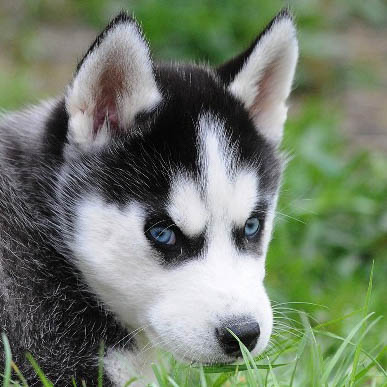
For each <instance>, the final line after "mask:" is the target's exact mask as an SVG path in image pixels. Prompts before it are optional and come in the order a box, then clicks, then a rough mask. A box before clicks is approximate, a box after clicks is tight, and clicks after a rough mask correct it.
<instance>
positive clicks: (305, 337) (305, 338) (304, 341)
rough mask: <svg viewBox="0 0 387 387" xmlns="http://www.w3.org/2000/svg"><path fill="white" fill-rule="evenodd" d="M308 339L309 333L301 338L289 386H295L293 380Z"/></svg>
mask: <svg viewBox="0 0 387 387" xmlns="http://www.w3.org/2000/svg"><path fill="white" fill-rule="evenodd" d="M307 341H308V336H307V334H306V333H305V334H304V336H303V337H302V339H301V342H300V344H299V346H298V349H297V353H296V361H295V364H294V367H293V372H292V376H291V378H290V384H289V387H292V386H293V382H294V378H295V376H296V370H297V365H298V362H299V361H300V358H301V356H302V354H303V353H304V351H305V347H306V343H307Z"/></svg>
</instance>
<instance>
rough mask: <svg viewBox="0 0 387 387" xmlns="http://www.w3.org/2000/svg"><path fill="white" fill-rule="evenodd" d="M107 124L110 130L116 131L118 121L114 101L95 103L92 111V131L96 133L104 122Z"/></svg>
mask: <svg viewBox="0 0 387 387" xmlns="http://www.w3.org/2000/svg"><path fill="white" fill-rule="evenodd" d="M105 122H106V123H107V125H108V130H109V131H110V132H118V130H119V122H118V113H117V108H116V106H115V103H110V104H103V105H97V106H96V109H95V113H94V124H93V133H94V135H97V133H98V131H99V130H100V129H101V128H102V126H103V125H104V124H105Z"/></svg>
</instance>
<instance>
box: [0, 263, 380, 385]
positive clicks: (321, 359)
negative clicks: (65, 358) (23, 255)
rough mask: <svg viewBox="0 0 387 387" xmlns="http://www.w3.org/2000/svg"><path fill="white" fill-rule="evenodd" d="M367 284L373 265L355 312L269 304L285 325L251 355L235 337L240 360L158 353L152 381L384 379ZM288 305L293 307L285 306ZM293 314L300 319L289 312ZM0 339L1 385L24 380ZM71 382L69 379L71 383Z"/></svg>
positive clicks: (319, 382) (367, 382) (304, 382)
mask: <svg viewBox="0 0 387 387" xmlns="http://www.w3.org/2000/svg"><path fill="white" fill-rule="evenodd" d="M372 286H373V269H372V270H371V274H370V280H369V285H368V290H367V292H366V293H365V294H364V297H363V298H364V301H363V302H364V303H363V306H362V308H361V309H360V310H359V311H357V312H356V313H351V314H350V315H348V316H343V317H338V318H336V319H335V320H332V321H327V322H324V323H322V324H315V323H313V319H311V318H310V316H308V313H305V312H302V311H297V310H296V309H294V308H292V307H291V305H293V304H284V305H283V306H282V308H281V307H280V306H277V307H276V306H274V308H275V310H276V312H277V314H278V313H279V312H280V310H281V309H283V310H285V311H286V312H285V313H283V312H280V313H281V316H282V318H285V319H286V321H287V324H286V327H284V326H281V327H280V329H275V331H274V334H273V337H272V345H271V346H270V348H269V349H268V350H267V351H266V352H265V353H263V354H262V355H261V356H259V357H258V358H255V359H254V358H253V357H252V356H251V354H250V352H249V351H248V350H247V348H246V347H245V346H244V345H243V344H242V343H241V342H239V344H240V347H241V351H242V355H243V362H242V363H241V364H237V365H211V366H200V365H190V366H188V365H184V364H179V363H177V362H176V361H175V360H174V359H173V358H172V356H171V355H169V354H165V353H160V363H159V364H153V365H152V368H153V371H154V375H155V380H156V381H157V384H153V385H156V386H161V387H188V386H201V387H220V386H249V387H250V386H251V387H253V386H254V387H255V386H264V387H266V386H270V387H271V386H273V387H279V386H289V387H292V386H346V387H354V386H365V385H371V386H376V385H385V383H386V382H387V373H386V370H385V368H384V367H383V365H382V364H381V359H382V358H383V356H384V355H385V353H386V351H387V346H386V345H383V344H378V345H376V346H374V347H372V348H369V345H368V344H367V338H368V336H369V335H370V334H372V332H373V331H374V330H375V329H377V326H378V324H379V323H380V320H381V316H379V317H378V316H376V315H375V313H374V312H369V308H370V303H371V293H372ZM289 309H292V310H291V311H289ZM294 314H295V316H294ZM291 316H292V317H291ZM297 316H298V317H299V319H295V318H293V317H297ZM339 320H340V321H344V320H347V321H348V322H349V323H350V325H351V329H350V331H349V332H348V334H347V335H346V336H345V337H341V336H340V335H337V334H335V333H332V332H331V331H330V330H329V329H327V328H329V327H330V326H332V325H335V324H337V322H338V321H339ZM311 321H312V324H311ZM312 325H313V326H312ZM230 332H231V331H230ZM231 333H232V332H231ZM232 334H233V333H232ZM233 335H234V334H233ZM234 336H235V335H234ZM235 337H236V338H237V336H235ZM238 341H239V339H238ZM2 342H3V346H4V351H5V354H6V361H5V367H4V371H3V387H8V386H27V383H26V382H25V380H24V379H23V377H22V375H21V373H20V372H19V371H18V369H17V367H16V365H15V364H14V363H13V362H12V355H11V349H10V347H9V343H8V340H7V338H6V336H5V335H4V334H3V335H2ZM332 348H334V350H332ZM102 354H103V345H101V350H100V357H102ZM26 356H27V358H28V360H29V361H30V363H31V364H32V366H33V368H34V370H35V371H36V373H37V375H38V376H39V378H40V380H41V382H42V385H43V386H45V387H49V386H52V385H53V384H52V383H51V382H50V381H49V380H48V379H47V378H46V377H45V376H44V372H43V371H42V370H41V369H40V368H39V365H38V364H37V363H36V361H35V360H34V359H33V357H32V356H31V354H27V355H26ZM102 364H103V363H102V361H100V363H99V369H98V386H100V387H102V374H103V366H102ZM12 368H13V369H14V371H16V372H15V374H14V376H13V375H11V370H12ZM11 376H12V379H11ZM139 379H141V378H140V377H139ZM136 380H137V378H136V376H135V375H134V376H133V378H132V379H130V380H129V381H128V382H127V383H126V384H125V386H130V384H131V383H133V382H134V381H136ZM76 385H77V384H76V383H75V381H74V380H73V386H76ZM82 385H84V383H82Z"/></svg>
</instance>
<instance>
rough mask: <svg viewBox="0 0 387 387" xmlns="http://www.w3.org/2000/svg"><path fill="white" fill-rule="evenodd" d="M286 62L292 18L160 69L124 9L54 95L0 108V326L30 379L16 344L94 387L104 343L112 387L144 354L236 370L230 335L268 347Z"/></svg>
mask: <svg viewBox="0 0 387 387" xmlns="http://www.w3.org/2000/svg"><path fill="white" fill-rule="evenodd" d="M297 56H298V45H297V39H296V31H295V27H294V24H293V21H292V18H291V16H290V15H289V13H288V11H286V10H284V11H281V12H280V13H279V14H278V15H277V16H276V17H275V18H274V19H273V20H272V21H271V23H270V24H269V25H268V26H267V28H266V29H265V30H264V31H263V32H262V33H261V34H260V35H259V37H258V38H257V39H256V40H255V41H254V42H253V43H252V45H251V46H250V47H249V48H248V49H247V50H246V51H245V52H243V53H241V54H240V55H238V56H236V57H235V58H234V59H232V60H230V61H229V62H227V63H225V64H223V65H221V66H220V67H217V68H211V67H207V66H197V65H193V64H173V65H165V64H156V63H154V62H153V61H152V59H151V56H150V53H149V47H148V45H147V43H146V41H145V39H144V37H143V35H142V32H141V30H140V28H139V26H138V25H137V23H136V22H135V21H134V20H133V18H132V17H130V16H128V15H127V14H126V13H121V14H119V15H118V16H117V17H116V18H115V19H114V20H113V21H112V22H111V23H110V24H109V25H108V26H107V27H106V29H105V30H104V31H103V32H102V33H101V34H100V35H99V36H98V37H97V39H96V40H95V42H94V43H93V44H92V45H91V47H90V49H89V50H88V51H87V53H86V55H85V56H84V58H83V59H82V60H81V62H80V63H79V64H78V67H77V69H76V72H75V75H74V78H73V81H72V82H71V84H70V85H69V86H68V88H67V89H66V92H65V94H64V95H63V96H62V97H59V98H58V99H55V100H52V101H48V102H43V103H41V104H40V105H38V106H34V107H30V108H28V109H26V110H23V111H20V112H15V113H7V114H4V115H3V116H2V117H1V120H0V330H1V331H3V332H5V333H6V335H7V337H8V339H9V341H10V343H11V348H12V351H13V357H14V361H15V363H16V364H18V366H19V367H20V369H21V370H22V372H23V373H24V374H25V377H26V378H27V380H28V381H29V382H30V383H31V385H34V384H39V382H38V380H37V378H36V376H35V373H34V372H33V370H32V368H31V365H30V364H29V362H28V361H27V360H26V358H25V353H26V352H30V353H31V354H33V356H34V358H35V360H36V361H37V363H38V364H39V366H40V367H41V368H42V370H43V371H44V372H45V374H46V376H47V377H48V378H50V379H51V380H52V382H53V383H54V384H55V385H63V386H64V385H69V384H70V383H71V378H72V377H74V379H75V380H76V381H77V382H79V381H80V380H82V379H83V380H84V381H85V382H86V384H87V385H88V386H93V385H96V380H97V368H98V351H99V346H100V342H101V341H103V342H104V344H105V346H104V348H105V353H104V354H103V356H104V357H103V361H104V369H105V376H104V382H105V385H123V384H124V383H125V382H126V381H127V380H128V379H130V378H131V377H133V376H135V375H139V374H140V375H141V374H142V375H143V378H144V379H143V380H144V381H146V380H149V378H150V375H151V368H150V364H151V361H152V356H154V355H153V353H154V348H155V347H160V348H163V349H164V350H167V351H169V352H171V353H172V354H173V355H174V356H175V357H176V358H177V359H179V360H181V361H185V362H200V363H206V364H208V363H226V362H233V361H235V360H236V359H237V358H238V357H240V355H241V354H240V350H239V345H238V342H237V341H236V340H235V339H234V337H233V336H232V335H231V334H230V333H229V331H228V329H231V330H232V331H233V332H234V333H235V334H236V335H237V336H239V338H240V339H241V341H242V342H243V343H244V344H245V345H246V346H247V348H248V349H249V350H250V351H251V352H252V354H253V355H257V354H258V353H260V352H262V351H263V350H264V348H265V347H266V346H267V344H268V342H269V338H270V334H271V330H272V311H271V306H270V302H269V299H268V296H267V294H266V291H265V288H264V285H263V280H264V276H265V256H266V251H267V248H268V244H269V241H270V238H271V233H272V225H273V218H274V212H275V207H276V202H277V197H278V190H279V183H280V177H281V170H282V164H283V162H282V159H281V155H280V152H279V150H278V148H279V144H280V141H281V137H282V131H283V126H284V122H285V119H286V112H287V108H286V99H287V97H288V96H289V93H290V89H291V84H292V79H293V75H294V71H295V67H296V62H297ZM1 351H2V350H1ZM1 357H2V359H4V356H3V354H2V355H1ZM140 383H142V382H140Z"/></svg>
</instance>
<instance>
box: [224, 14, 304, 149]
mask: <svg viewBox="0 0 387 387" xmlns="http://www.w3.org/2000/svg"><path fill="white" fill-rule="evenodd" d="M297 58H298V43H297V38H296V30H295V27H294V25H293V22H292V20H291V19H290V18H289V17H283V18H280V19H279V20H277V21H276V22H275V23H274V24H273V26H272V27H271V29H270V30H269V31H267V32H266V33H265V35H264V36H263V37H262V38H261V39H260V40H259V41H258V43H257V45H256V47H255V48H254V50H253V52H252V53H251V55H250V56H249V58H248V59H247V61H246V63H245V64H244V66H243V68H242V70H241V71H240V72H239V73H238V74H237V75H236V77H235V78H234V80H233V81H232V82H231V84H230V85H229V90H230V91H231V93H232V94H234V95H235V96H236V97H237V98H239V99H240V100H241V101H242V102H243V103H244V105H245V107H246V109H247V110H248V111H249V112H250V116H251V118H252V119H253V121H254V123H255V125H256V127H257V129H258V130H260V131H261V132H262V133H263V134H264V135H265V136H266V138H267V139H269V140H270V141H271V142H272V143H274V144H278V143H279V142H280V141H281V138H282V133H283V126H284V123H285V120H286V115H287V106H286V99H287V98H288V96H289V94H290V89H291V85H292V81H293V77H294V72H295V68H296V64H297ZM260 85H265V87H264V89H265V90H261V89H260Z"/></svg>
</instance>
